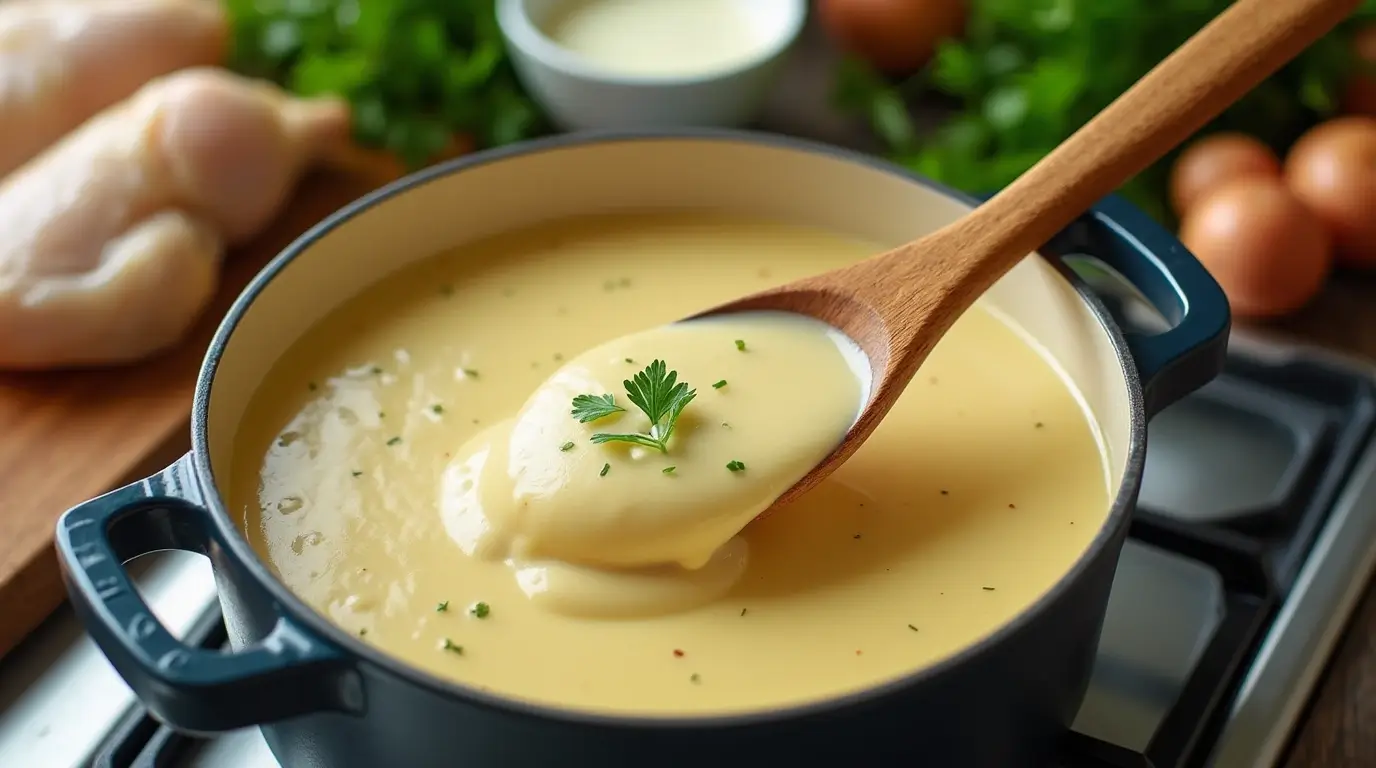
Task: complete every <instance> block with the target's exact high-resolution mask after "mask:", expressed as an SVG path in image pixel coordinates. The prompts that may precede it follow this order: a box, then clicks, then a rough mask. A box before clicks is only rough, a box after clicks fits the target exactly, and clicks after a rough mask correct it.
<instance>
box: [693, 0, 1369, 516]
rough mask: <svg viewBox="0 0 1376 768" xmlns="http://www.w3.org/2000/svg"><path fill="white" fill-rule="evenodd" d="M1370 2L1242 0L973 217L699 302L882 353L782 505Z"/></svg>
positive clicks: (827, 470)
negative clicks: (1125, 203)
mask: <svg viewBox="0 0 1376 768" xmlns="http://www.w3.org/2000/svg"><path fill="white" fill-rule="evenodd" d="M1360 2H1361V0H1237V2H1235V3H1233V5H1232V6H1230V7H1229V8H1228V10H1226V11H1224V12H1223V13H1222V14H1220V15H1219V16H1218V17H1217V18H1216V19H1214V20H1213V21H1212V22H1210V23H1209V24H1208V25H1206V26H1205V27H1204V28H1203V29H1201V30H1200V31H1199V32H1198V33H1196V34H1195V35H1194V36H1193V37H1191V38H1190V39H1189V40H1188V41H1186V42H1185V44H1184V45H1183V46H1181V47H1180V48H1179V49H1178V50H1176V51H1175V52H1174V53H1172V54H1171V55H1170V56H1169V57H1167V58H1166V59H1165V60H1164V61H1162V62H1161V63H1160V64H1159V65H1157V66H1156V68H1154V69H1153V70H1152V71H1151V72H1148V73H1147V75H1146V76H1145V77H1143V78H1142V79H1141V80H1139V81H1138V82H1137V83H1136V84H1135V85H1133V87H1132V88H1130V89H1128V91H1127V92H1126V93H1124V94H1123V95H1122V96H1120V97H1119V98H1118V99H1117V100H1116V101H1114V102H1113V103H1112V104H1110V105H1109V106H1108V107H1107V108H1106V109H1104V111H1102V112H1100V113H1099V114H1098V115H1097V116H1096V117H1095V118H1094V119H1093V120H1090V121H1089V122H1088V123H1086V124H1085V126H1084V127H1082V128H1081V129H1080V130H1078V131H1076V132H1075V134H1074V135H1072V136H1071V137H1070V138H1069V139H1067V140H1066V141H1065V142H1064V143H1062V144H1061V145H1060V146H1059V147H1057V148H1056V149H1055V150H1054V151H1052V152H1051V153H1050V154H1048V155H1047V156H1046V157H1045V158H1043V159H1042V160H1041V162H1039V163H1037V164H1036V165H1034V166H1033V167H1032V168H1031V169H1029V170H1028V171H1027V172H1026V173H1024V174H1023V175H1022V176H1020V177H1018V179H1017V180H1016V181H1014V182H1013V183H1012V184H1010V185H1008V186H1007V187H1006V188H1004V190H1003V191H1002V192H1000V193H999V194H998V195H997V196H995V197H993V198H991V199H990V200H989V201H988V202H986V203H984V204H983V205H981V206H979V207H978V208H976V209H975V210H974V211H971V212H970V213H969V214H968V215H967V216H965V217H964V218H962V219H961V220H959V221H957V222H955V223H953V224H950V225H948V226H946V227H944V228H942V229H940V230H938V231H936V232H933V233H932V234H930V235H927V236H925V237H922V238H920V239H918V240H915V241H913V242H910V243H908V244H906V245H901V246H899V247H897V248H894V249H893V250H891V251H888V252H886V253H882V254H880V255H878V256H874V257H871V258H869V259H866V260H865V261H862V262H859V263H857V264H853V265H851V266H848V267H844V268H841V269H837V270H833V271H831V272H826V273H824V274H821V275H817V276H815V277H810V278H806V279H803V280H798V281H796V282H792V283H788V284H787V285H783V286H780V287H778V288H774V289H771V290H767V291H763V292H761V293H757V294H754V295H751V296H747V297H745V298H742V299H737V300H735V301H732V302H729V303H727V304H724V305H722V306H719V307H716V308H713V309H711V310H708V311H706V312H703V313H701V314H699V315H696V316H695V317H706V316H709V315H720V314H726V313H733V312H743V311H757V310H775V311H787V312H796V313H798V314H801V315H807V316H809V317H814V318H817V319H819V320H822V321H825V322H827V323H829V324H831V325H832V326H834V327H835V328H837V329H839V330H841V331H842V332H844V333H845V334H846V335H847V336H849V337H850V338H851V339H853V340H854V341H855V342H856V343H857V344H858V345H859V346H860V348H861V349H862V350H863V351H864V352H865V354H866V355H867V356H868V357H869V361H870V369H871V371H872V372H873V381H872V386H871V387H870V400H869V402H868V404H866V406H865V408H864V410H863V411H862V412H861V413H860V416H859V418H858V419H857V420H856V422H855V424H854V426H852V427H851V429H850V431H849V433H847V435H846V437H845V439H844V440H843V441H842V442H841V444H840V445H839V446H837V448H836V449H835V450H834V451H832V453H831V454H830V455H829V456H827V457H826V458H825V459H823V460H822V462H821V463H820V464H818V465H817V466H816V467H814V468H813V469H812V471H811V472H809V473H808V474H807V475H806V476H804V477H803V478H802V479H801V480H799V481H798V482H797V483H796V484H795V485H793V486H792V487H791V488H789V489H788V491H786V492H785V493H784V494H783V495H782V496H780V497H779V499H778V500H777V501H775V503H774V505H773V506H772V507H771V508H770V510H769V511H772V510H773V509H777V508H778V507H779V506H780V505H782V504H785V503H787V502H788V501H789V500H791V499H793V498H795V497H797V496H798V495H800V494H802V493H804V492H806V491H807V490H808V489H810V488H812V487H813V486H814V485H816V484H817V483H819V482H821V481H822V479H823V478H825V477H826V476H827V475H829V474H831V473H832V472H833V471H834V470H835V469H836V468H837V467H839V466H840V465H841V463H842V462H844V461H845V460H846V459H848V458H850V456H851V454H853V453H855V451H856V449H858V448H859V447H860V445H861V444H862V443H864V442H865V440H866V439H867V438H868V437H869V436H870V434H871V433H873V432H874V429H875V427H877V426H878V425H879V421H880V420H881V419H883V418H884V416H885V415H886V414H887V413H888V412H889V409H890V408H891V407H893V404H894V402H895V401H896V400H897V399H898V396H899V395H900V394H902V393H903V390H904V388H906V387H907V385H908V382H909V381H911V380H912V377H913V374H914V373H916V372H917V369H918V366H920V365H922V362H923V361H924V360H926V358H927V355H928V354H930V353H931V351H932V348H933V347H935V346H936V343H937V342H938V341H940V340H941V337H942V336H943V335H944V334H945V333H946V331H947V330H948V329H949V328H950V327H951V325H952V324H953V323H954V322H955V321H956V319H957V318H958V317H960V315H961V314H962V313H963V312H964V311H965V310H966V309H968V308H969V307H970V305H971V304H973V303H974V302H975V300H976V299H977V298H979V297H980V296H981V295H982V294H983V293H984V292H985V291H986V290H988V289H989V288H990V287H991V286H992V285H993V284H994V283H995V282H996V281H997V280H998V279H999V278H1000V277H1002V276H1003V275H1004V274H1005V273H1006V272H1008V270H1010V269H1012V268H1013V266H1014V265H1016V264H1017V263H1018V262H1019V261H1021V260H1022V259H1023V258H1024V257H1026V256H1027V255H1028V254H1029V253H1031V252H1033V251H1034V250H1036V249H1037V248H1040V247H1041V246H1042V245H1044V244H1045V243H1046V242H1048V241H1049V240H1050V239H1051V238H1052V237H1053V236H1054V235H1055V234H1056V233H1057V232H1059V231H1060V230H1062V229H1064V228H1065V227H1066V226H1067V225H1069V224H1070V223H1072V222H1073V221H1074V220H1075V219H1077V218H1078V217H1080V216H1081V215H1083V214H1084V212H1085V211H1087V210H1089V208H1090V207H1091V206H1093V205H1094V204H1095V203H1096V202H1098V201H1099V200H1100V199H1101V198H1103V197H1104V196H1106V195H1108V194H1110V193H1111V192H1113V190H1115V189H1116V188H1118V187H1119V186H1120V185H1122V184H1123V182H1125V181H1127V180H1128V179H1130V178H1132V177H1133V176H1134V175H1136V174H1137V173H1139V172H1141V171H1142V170H1144V169H1145V168H1147V167H1148V166H1149V165H1151V164H1152V163H1154V162H1156V161H1157V160H1158V159H1160V158H1161V157H1162V156H1163V155H1165V154H1166V152H1168V151H1169V150H1170V149H1171V148H1172V147H1174V146H1176V145H1177V144H1179V143H1180V142H1182V141H1184V140H1185V139H1186V138H1188V137H1189V136H1190V135H1191V134H1192V133H1194V132H1195V131H1197V130H1199V129H1200V128H1201V127H1203V126H1204V125H1205V124H1206V123H1207V122H1209V121H1210V120H1212V119H1213V118H1214V117H1216V116H1217V115H1218V114H1219V113H1220V112H1222V111H1223V110H1224V109H1225V108H1227V107H1228V106H1229V105H1230V104H1232V103H1233V102H1235V101H1237V100H1238V99H1239V98H1241V97H1242V96H1243V95H1244V94H1245V93H1246V92H1247V91H1249V90H1251V89H1252V88H1253V87H1254V86H1256V85H1257V84H1258V83H1260V82H1261V81H1262V80H1264V79H1266V78H1267V77H1268V76H1270V75H1271V74H1272V73H1273V72H1275V71H1276V70H1277V69H1279V68H1280V67H1281V66H1282V65H1283V64H1285V63H1286V62H1288V61H1289V60H1291V59H1292V58H1294V57H1295V56H1297V55H1298V54H1299V53H1300V52H1301V51H1302V50H1303V49H1304V48H1305V47H1307V46H1308V45H1309V44H1310V43H1312V42H1314V41H1315V40H1317V39H1318V38H1320V37H1321V36H1323V35H1324V33H1326V32H1328V31H1329V30H1331V29H1332V28H1333V27H1334V26H1336V25H1337V24H1338V23H1339V22H1340V21H1342V20H1343V18H1344V17H1346V16H1347V15H1348V14H1349V13H1351V12H1352V11H1353V10H1354V9H1355V8H1356V7H1357V6H1358V5H1359V4H1360ZM767 512H768V511H767Z"/></svg>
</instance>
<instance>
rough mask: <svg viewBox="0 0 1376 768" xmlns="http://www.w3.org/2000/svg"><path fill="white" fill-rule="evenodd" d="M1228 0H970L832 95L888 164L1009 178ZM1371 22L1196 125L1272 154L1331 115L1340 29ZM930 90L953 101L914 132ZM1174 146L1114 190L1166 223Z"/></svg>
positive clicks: (986, 186)
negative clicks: (924, 36) (952, 19)
mask: <svg viewBox="0 0 1376 768" xmlns="http://www.w3.org/2000/svg"><path fill="white" fill-rule="evenodd" d="M1231 2H1232V0H1153V1H1152V2H1146V0H1094V2H1061V1H1060V0H1026V1H1016V0H972V2H971V3H970V4H969V9H970V18H969V22H968V23H967V24H966V27H965V33H964V35H963V36H962V37H961V39H959V40H950V41H946V42H944V43H942V44H941V46H940V48H939V49H938V51H937V54H936V56H935V58H934V60H933V63H932V65H931V66H930V67H929V68H928V69H927V70H926V71H924V72H922V73H919V74H918V75H916V76H914V77H912V78H909V79H908V80H906V81H903V82H898V83H893V82H889V81H886V80H885V79H884V78H882V77H880V76H878V75H877V74H875V73H874V72H873V71H872V70H871V69H870V68H868V67H866V66H865V65H863V64H861V63H860V62H858V61H856V60H850V61H847V62H845V64H844V65H843V66H842V67H841V68H840V70H839V71H838V73H837V76H836V79H835V82H834V88H833V91H832V97H833V103H834V104H835V105H836V106H837V107H838V108H839V109H840V110H842V111H844V112H846V113H848V114H851V115H855V116H858V117H860V118H862V119H863V120H865V121H866V122H867V123H868V124H869V125H870V127H871V129H872V130H873V132H874V134H875V135H876V136H877V137H878V138H879V139H880V140H881V142H882V143H883V144H884V145H886V147H887V154H889V156H890V157H891V158H893V159H894V160H896V161H897V162H899V163H900V164H902V165H905V166H907V167H909V168H911V169H913V170H915V171H917V172H919V173H922V174H924V175H926V176H930V177H932V178H935V179H937V180H939V181H942V182H944V183H946V184H949V185H951V186H953V187H956V188H959V189H962V190H965V191H967V192H992V191H995V190H998V189H1000V188H1002V187H1003V186H1005V185H1007V184H1008V183H1009V182H1011V181H1012V180H1013V179H1015V178H1016V177H1017V176H1018V175H1020V174H1021V173H1022V172H1023V171H1025V170H1027V169H1028V168H1030V167H1031V166H1032V164H1034V163H1035V162H1037V160H1039V159H1041V157H1043V156H1044V155H1045V154H1046V153H1047V152H1049V151H1050V150H1051V149H1052V148H1054V147H1055V146H1056V145H1058V144H1059V143H1061V142H1062V141H1064V140H1065V139H1066V138H1068V137H1069V136H1070V135H1071V134H1072V133H1074V132H1075V131H1076V130H1078V129H1079V128H1080V126H1082V125H1084V124H1085V123H1086V122H1087V121H1088V120H1089V118H1091V117H1092V116H1094V115H1095V114H1096V113H1098V112H1099V111H1100V110H1102V109H1103V108H1104V107H1106V106H1108V104H1109V103H1110V102H1112V101H1113V100H1114V99H1115V98H1117V97H1118V96H1119V95H1120V94H1121V93H1122V92H1123V91H1125V90H1126V89H1127V88H1128V87H1130V86H1131V85H1132V84H1133V83H1134V82H1135V81H1136V80H1137V79H1138V78H1140V77H1142V76H1143V75H1144V74H1146V73H1147V71H1149V70H1150V69H1151V68H1152V67H1154V66H1156V64H1157V63H1158V62H1160V61H1161V59H1163V58H1165V57H1166V55H1167V54H1169V53H1170V52H1171V51H1173V50H1174V49H1175V48H1177V47H1179V46H1180V44H1181V43H1183V42H1184V41H1185V40H1186V39H1187V38H1188V37H1189V36H1190V35H1192V34H1194V33H1195V32H1196V31H1198V30H1199V29H1200V28H1201V27H1202V26H1204V24H1206V23H1207V22H1209V21H1210V20H1211V19H1213V18H1214V17H1215V16H1217V15H1218V14H1219V13H1220V12H1222V11H1223V10H1225V9H1226V8H1227V7H1228V6H1229V5H1230V4H1231ZM1373 19H1376V0H1367V2H1365V3H1363V5H1362V7H1361V9H1360V10H1358V11H1356V12H1355V13H1354V14H1352V15H1351V16H1349V18H1348V19H1347V20H1346V21H1345V22H1343V24H1342V25H1341V26H1339V27H1338V28H1337V29H1336V30H1335V31H1334V32H1332V33H1330V34H1328V35H1327V36H1325V37H1324V38H1322V39H1320V40H1319V41H1318V42H1317V43H1315V44H1314V45H1311V46H1310V47H1309V48H1307V49H1306V50H1305V51H1304V52H1303V53H1301V54H1300V55H1299V56H1298V57H1296V58H1295V59H1294V60H1293V61H1291V62H1290V63H1289V64H1287V65H1286V66H1284V67H1283V68H1281V69H1280V70H1279V71H1278V72H1276V73H1275V74H1274V75H1272V76H1271V77H1270V78H1268V79H1267V80H1265V81H1264V82H1262V83H1261V85H1259V86H1258V87H1256V88H1254V89H1253V90H1252V91H1251V92H1249V93H1248V94H1247V95H1246V96H1244V97H1243V98H1242V99H1240V100H1239V101H1238V102H1237V103H1235V104H1234V105H1232V106H1231V107H1229V108H1228V110H1227V111H1225V112H1224V113H1223V114H1222V115H1221V116H1220V117H1219V118H1218V119H1217V120H1215V121H1213V123H1211V124H1210V125H1209V126H1207V127H1206V128H1205V129H1204V132H1213V131H1219V130H1242V131H1244V132H1246V133H1249V134H1251V135H1254V136H1256V137H1257V138H1259V139H1261V140H1262V141H1264V142H1266V143H1267V144H1270V145H1271V146H1272V147H1273V148H1274V149H1276V150H1277V151H1282V150H1284V149H1285V148H1286V147H1288V146H1289V144H1290V143H1291V142H1293V141H1294V139H1295V138H1296V137H1297V136H1299V134H1300V133H1302V132H1303V131H1304V130H1306V129H1307V128H1309V127H1310V126H1312V125H1314V124H1315V123H1317V122H1318V121H1320V120H1323V119H1326V118H1328V117H1331V116H1333V115H1335V114H1336V113H1337V111H1338V102H1339V97H1340V95H1341V92H1342V89H1343V88H1344V86H1345V85H1346V82H1347V78H1348V76H1349V74H1350V73H1351V72H1352V71H1353V69H1354V66H1355V63H1354V61H1353V56H1352V52H1351V49H1350V45H1349V40H1350V39H1351V35H1352V33H1353V32H1354V31H1355V30H1356V29H1358V28H1360V27H1361V26H1362V25H1364V24H1367V23H1370V22H1371V21H1372V20H1373ZM928 90H934V91H936V92H937V93H939V94H941V95H942V96H944V97H946V98H947V99H948V100H949V101H952V102H954V103H955V111H954V113H952V114H947V115H945V116H944V117H945V118H946V119H944V120H943V121H941V124H940V126H939V127H938V128H936V130H935V131H934V132H931V133H930V134H929V135H923V133H922V132H920V131H919V130H918V126H917V121H916V120H914V118H913V117H912V115H911V113H910V111H909V109H908V104H911V103H913V102H914V101H916V100H917V99H918V98H919V97H920V96H921V95H922V94H923V92H924V91H928ZM1173 156H1174V153H1173V154H1172V156H1168V157H1167V158H1165V159H1164V160H1163V161H1162V162H1160V163H1157V164H1156V165H1154V166H1152V167H1151V168H1150V169H1148V170H1147V171H1146V172H1144V173H1142V174H1141V175H1139V176H1138V177H1137V178H1135V179H1133V180H1132V181H1130V182H1129V183H1128V184H1127V185H1125V186H1124V188H1123V189H1122V190H1121V191H1122V192H1123V194H1124V195H1125V196H1127V197H1128V198H1129V199H1131V200H1133V201H1134V202H1135V203H1136V204H1137V205H1139V206H1141V207H1142V208H1143V209H1144V210H1145V211H1147V212H1148V213H1150V214H1152V215H1154V216H1156V217H1157V218H1158V219H1160V220H1161V221H1162V222H1163V223H1170V215H1169V213H1168V211H1167V206H1166V184H1167V178H1168V171H1169V167H1170V162H1171V161H1172V160H1173Z"/></svg>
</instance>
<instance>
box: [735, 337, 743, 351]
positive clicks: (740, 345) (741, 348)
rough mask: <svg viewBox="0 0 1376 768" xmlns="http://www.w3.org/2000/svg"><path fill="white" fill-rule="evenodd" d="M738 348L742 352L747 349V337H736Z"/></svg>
mask: <svg viewBox="0 0 1376 768" xmlns="http://www.w3.org/2000/svg"><path fill="white" fill-rule="evenodd" d="M736 349H737V350H739V351H741V352H744V351H745V339H736Z"/></svg>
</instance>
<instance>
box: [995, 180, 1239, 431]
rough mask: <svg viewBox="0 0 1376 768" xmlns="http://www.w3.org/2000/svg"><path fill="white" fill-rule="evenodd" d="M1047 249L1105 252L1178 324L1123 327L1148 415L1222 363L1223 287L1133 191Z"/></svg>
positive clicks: (1226, 318)
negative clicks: (1157, 328)
mask: <svg viewBox="0 0 1376 768" xmlns="http://www.w3.org/2000/svg"><path fill="white" fill-rule="evenodd" d="M987 198H988V196H987V195H986V196H982V199H987ZM1043 250H1044V252H1046V253H1047V254H1048V255H1054V256H1058V257H1061V256H1068V255H1071V254H1085V255H1087V256H1092V257H1094V258H1097V259H1099V260H1100V261H1102V262H1103V263H1104V264H1106V265H1108V266H1109V267H1110V268H1112V269H1113V270H1114V271H1116V272H1117V273H1118V274H1119V275H1121V276H1122V277H1123V278H1124V279H1125V280H1127V281H1128V282H1129V283H1131V284H1132V285H1133V287H1135V288H1136V289H1137V290H1138V291H1139V292H1140V293H1141V294H1142V296H1143V297H1144V298H1145V299H1146V300H1147V301H1148V302H1150V303H1151V305H1152V306H1153V307H1155V308H1156V310H1157V311H1158V312H1160V313H1161V315H1162V316H1163V317H1165V318H1166V321H1167V322H1168V323H1170V324H1171V326H1172V327H1171V328H1170V330H1167V331H1162V332H1161V333H1158V334H1144V333H1137V332H1132V331H1129V330H1127V329H1124V334H1123V335H1124V338H1125V339H1126V341H1127V345H1128V350H1129V351H1131V352H1132V358H1133V360H1134V361H1135V362H1136V364H1137V372H1138V375H1139V377H1140V378H1141V380H1142V395H1143V398H1144V399H1145V403H1144V405H1145V407H1146V412H1147V415H1148V416H1152V415H1154V414H1156V413H1159V412H1161V411H1162V410H1163V409H1165V408H1166V406H1169V405H1170V404H1171V403H1174V402H1175V401H1177V400H1179V399H1180V398H1182V397H1184V396H1185V395H1188V394H1189V393H1191V392H1193V391H1195V390H1196V389H1199V388H1200V387H1202V386H1203V385H1205V384H1207V383H1208V382H1209V381H1211V380H1212V379H1213V378H1214V377H1215V376H1217V375H1218V374H1219V373H1220V372H1221V371H1222V370H1223V363H1224V360H1225V358H1226V356H1227V352H1228V331H1229V328H1230V325H1231V321H1230V315H1229V308H1228V298H1227V297H1226V296H1225V295H1224V294H1223V289H1222V288H1220V287H1219V286H1218V283H1217V282H1215V281H1214V279H1213V277H1212V276H1211V275H1210V274H1209V273H1208V271H1207V270H1205V269H1204V266H1203V265H1202V264H1200V263H1199V261H1198V260H1196V259H1195V258H1194V256H1193V255H1191V254H1190V252H1189V251H1187V250H1185V246H1183V245H1181V244H1180V241H1179V240H1177V239H1176V238H1175V236H1174V235H1172V234H1171V233H1170V232H1168V231H1167V230H1166V229H1165V228H1164V227H1162V226H1161V225H1160V224H1157V223H1156V221H1155V220H1153V219H1152V218H1151V217H1150V216H1148V215H1146V214H1145V213H1143V212H1142V211H1140V210H1138V209H1137V207H1136V206H1134V205H1132V204H1131V203H1129V202H1128V201H1127V200H1126V199H1124V198H1122V197H1119V196H1118V195H1110V196H1109V197H1106V198H1104V199H1103V200H1101V201H1100V202H1099V203H1098V204H1097V205H1095V206H1094V207H1093V208H1092V209H1091V210H1090V211H1089V212H1088V213H1086V214H1085V215H1084V216H1082V217H1080V219H1079V220H1077V221H1076V222H1075V223H1074V224H1071V225H1070V226H1069V227H1066V228H1065V229H1064V230H1062V231H1061V232H1060V233H1059V234H1057V235H1056V237H1055V238H1053V239H1052V241H1051V242H1050V243H1048V244H1047V247H1046V248H1044V249H1043Z"/></svg>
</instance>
